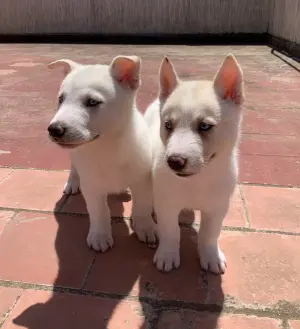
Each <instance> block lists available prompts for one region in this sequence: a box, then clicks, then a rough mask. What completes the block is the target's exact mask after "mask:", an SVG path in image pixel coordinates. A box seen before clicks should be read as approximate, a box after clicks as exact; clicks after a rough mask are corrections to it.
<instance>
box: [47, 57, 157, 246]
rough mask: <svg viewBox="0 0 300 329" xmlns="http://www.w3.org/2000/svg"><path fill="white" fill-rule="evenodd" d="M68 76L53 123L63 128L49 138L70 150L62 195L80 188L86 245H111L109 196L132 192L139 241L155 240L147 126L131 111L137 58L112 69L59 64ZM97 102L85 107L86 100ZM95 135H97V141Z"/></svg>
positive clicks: (116, 62) (119, 62) (114, 63)
mask: <svg viewBox="0 0 300 329" xmlns="http://www.w3.org/2000/svg"><path fill="white" fill-rule="evenodd" d="M56 66H62V67H63V68H64V71H65V73H66V78H65V79H64V81H63V82H62V84H61V88H60V92H59V95H60V96H62V95H63V99H62V103H61V105H60V106H59V109H58V111H57V113H56V115H55V116H54V118H53V120H52V121H51V124H52V125H61V126H63V127H65V128H66V132H65V134H64V135H63V136H62V137H60V138H54V137H52V138H51V139H52V140H53V141H54V142H56V143H57V144H59V145H60V146H62V147H65V148H70V157H71V163H72V166H71V171H70V176H69V179H68V182H67V183H66V185H65V188H64V192H65V193H67V194H70V193H77V192H78V191H79V185H80V189H81V191H82V193H83V196H84V198H85V201H86V203H87V209H88V212H89V216H90V229H89V233H88V237H87V243H88V245H89V246H90V247H91V248H93V249H94V250H96V251H102V252H104V251H106V250H107V249H108V248H109V247H112V245H113V237H112V231H111V224H110V221H111V217H110V212H109V208H108V205H107V195H108V194H114V193H120V192H123V191H126V189H127V187H129V188H130V190H131V193H132V198H133V209H132V223H133V228H134V230H135V232H136V234H137V236H138V238H139V239H140V240H142V241H144V242H146V241H148V242H154V241H155V231H154V229H155V226H154V222H153V220H152V209H153V202H152V186H151V167H152V152H151V146H150V139H149V136H148V130H147V125H146V123H145V121H144V118H143V117H142V115H141V114H140V113H139V111H138V110H137V109H136V107H135V96H136V91H137V89H138V87H139V81H140V60H139V58H137V57H121V56H119V57H117V58H115V59H114V60H113V61H112V63H111V65H110V66H106V65H87V66H83V65H80V64H78V63H75V62H72V61H69V60H60V61H57V62H54V63H51V64H50V67H56ZM90 98H92V99H93V100H97V101H101V102H102V103H101V104H98V105H97V106H94V107H89V106H87V105H86V104H87V103H86V102H87V100H88V99H90ZM97 136H98V137H97Z"/></svg>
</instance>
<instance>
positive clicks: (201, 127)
mask: <svg viewBox="0 0 300 329" xmlns="http://www.w3.org/2000/svg"><path fill="white" fill-rule="evenodd" d="M212 127H213V126H212V125H210V124H209V123H206V122H201V123H200V125H199V131H208V130H209V129H211V128H212Z"/></svg>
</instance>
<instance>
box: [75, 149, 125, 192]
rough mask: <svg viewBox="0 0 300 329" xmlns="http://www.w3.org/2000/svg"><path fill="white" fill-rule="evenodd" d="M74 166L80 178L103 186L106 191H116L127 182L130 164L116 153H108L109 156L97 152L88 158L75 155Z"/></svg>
mask: <svg viewBox="0 0 300 329" xmlns="http://www.w3.org/2000/svg"><path fill="white" fill-rule="evenodd" d="M119 155H120V154H119ZM75 166H76V168H77V170H78V173H79V176H80V179H84V180H86V181H89V182H90V183H91V184H97V185H99V186H103V187H105V188H106V189H107V190H108V191H112V192H115V191H116V192H118V191H119V190H120V189H123V188H124V187H125V188H126V187H127V185H128V184H129V180H130V174H131V173H130V166H129V164H128V161H127V159H122V158H120V156H119V157H118V156H117V153H115V155H113V153H110V154H109V156H108V155H105V154H101V155H100V154H98V155H94V156H90V157H89V158H81V157H77V158H76V159H75Z"/></svg>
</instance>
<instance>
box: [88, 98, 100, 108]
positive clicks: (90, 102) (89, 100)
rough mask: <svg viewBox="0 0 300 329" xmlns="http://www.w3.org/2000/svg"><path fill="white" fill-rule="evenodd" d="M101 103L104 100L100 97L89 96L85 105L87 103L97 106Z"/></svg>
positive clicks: (90, 105)
mask: <svg viewBox="0 0 300 329" xmlns="http://www.w3.org/2000/svg"><path fill="white" fill-rule="evenodd" d="M101 103H102V102H101V101H99V100H98V99H95V98H88V99H87V100H86V103H85V105H86V106H87V107H95V106H98V105H100V104H101Z"/></svg>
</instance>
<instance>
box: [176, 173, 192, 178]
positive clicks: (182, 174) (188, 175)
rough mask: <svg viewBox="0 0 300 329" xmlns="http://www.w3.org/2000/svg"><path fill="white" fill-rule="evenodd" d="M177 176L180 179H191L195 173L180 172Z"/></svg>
mask: <svg viewBox="0 0 300 329" xmlns="http://www.w3.org/2000/svg"><path fill="white" fill-rule="evenodd" d="M175 174H176V176H178V177H191V176H193V175H195V173H180V172H176V173H175Z"/></svg>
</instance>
